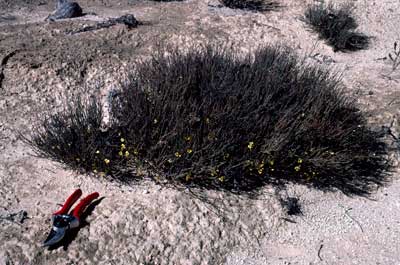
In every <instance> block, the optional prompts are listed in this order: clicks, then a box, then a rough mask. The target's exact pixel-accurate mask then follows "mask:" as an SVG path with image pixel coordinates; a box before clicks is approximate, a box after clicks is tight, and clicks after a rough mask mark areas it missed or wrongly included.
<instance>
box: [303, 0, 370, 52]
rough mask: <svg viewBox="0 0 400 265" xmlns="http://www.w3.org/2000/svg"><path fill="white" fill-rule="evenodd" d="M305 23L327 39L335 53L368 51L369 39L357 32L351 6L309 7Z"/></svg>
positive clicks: (320, 5) (323, 5)
mask: <svg viewBox="0 0 400 265" xmlns="http://www.w3.org/2000/svg"><path fill="white" fill-rule="evenodd" d="M305 21H306V22H307V23H309V24H310V25H311V26H312V28H313V29H314V30H315V31H317V32H318V34H319V36H320V38H322V39H325V40H326V41H327V43H328V44H329V45H331V46H332V47H333V48H334V50H335V51H346V50H347V51H354V50H360V49H366V48H367V47H368V44H369V38H368V37H367V36H366V35H364V34H362V33H358V32H355V29H356V28H357V26H358V25H357V23H356V21H355V20H354V18H353V17H352V9H351V8H350V6H347V5H345V6H341V7H335V6H333V5H332V4H329V5H325V4H314V5H311V6H309V7H308V9H307V10H306V13H305Z"/></svg>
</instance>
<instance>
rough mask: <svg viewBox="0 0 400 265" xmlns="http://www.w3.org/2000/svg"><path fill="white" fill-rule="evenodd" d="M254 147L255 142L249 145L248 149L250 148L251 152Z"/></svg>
mask: <svg viewBox="0 0 400 265" xmlns="http://www.w3.org/2000/svg"><path fill="white" fill-rule="evenodd" d="M253 147H254V142H249V144H248V145H247V148H249V149H250V150H251V149H253Z"/></svg>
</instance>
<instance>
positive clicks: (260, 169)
mask: <svg viewBox="0 0 400 265" xmlns="http://www.w3.org/2000/svg"><path fill="white" fill-rule="evenodd" d="M257 171H258V174H259V175H261V174H262V173H263V172H264V168H262V167H260V168H259V169H258V170H257Z"/></svg>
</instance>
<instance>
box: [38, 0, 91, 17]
mask: <svg viewBox="0 0 400 265" xmlns="http://www.w3.org/2000/svg"><path fill="white" fill-rule="evenodd" d="M82 15H83V12H82V8H81V7H80V6H79V4H78V3H77V2H68V1H67V0H58V2H57V10H56V12H55V13H54V14H53V15H50V16H49V17H47V18H46V20H50V21H54V20H57V19H66V18H74V17H81V16H82Z"/></svg>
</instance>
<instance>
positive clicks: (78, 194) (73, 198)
mask: <svg viewBox="0 0 400 265" xmlns="http://www.w3.org/2000/svg"><path fill="white" fill-rule="evenodd" d="M81 195H82V191H81V189H77V190H76V191H74V193H72V194H71V195H70V196H69V197H68V199H67V200H66V201H65V203H64V205H63V206H62V208H61V209H60V210H58V211H57V212H55V213H53V214H54V215H57V214H68V211H69V209H70V208H71V206H72V205H73V204H74V203H75V202H76V201H77V200H78V199H79V197H81Z"/></svg>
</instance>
